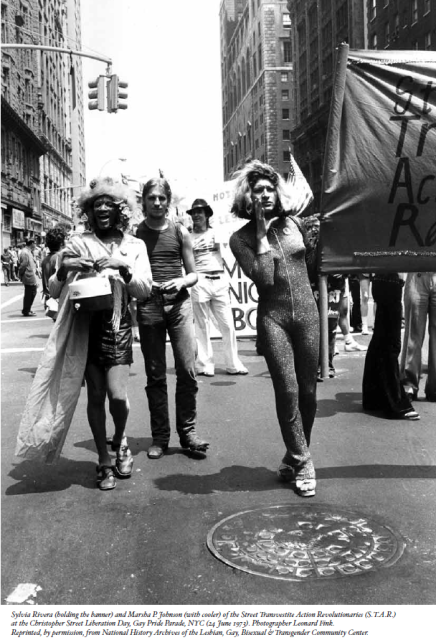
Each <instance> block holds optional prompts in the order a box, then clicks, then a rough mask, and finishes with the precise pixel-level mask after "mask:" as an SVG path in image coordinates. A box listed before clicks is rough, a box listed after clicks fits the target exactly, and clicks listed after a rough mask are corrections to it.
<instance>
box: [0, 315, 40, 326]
mask: <svg viewBox="0 0 436 640" xmlns="http://www.w3.org/2000/svg"><path fill="white" fill-rule="evenodd" d="M35 320H49V321H50V322H53V320H52V319H51V318H48V317H47V316H41V317H40V318H15V320H2V321H1V323H0V324H11V323H12V322H13V323H14V324H16V323H17V322H35Z"/></svg>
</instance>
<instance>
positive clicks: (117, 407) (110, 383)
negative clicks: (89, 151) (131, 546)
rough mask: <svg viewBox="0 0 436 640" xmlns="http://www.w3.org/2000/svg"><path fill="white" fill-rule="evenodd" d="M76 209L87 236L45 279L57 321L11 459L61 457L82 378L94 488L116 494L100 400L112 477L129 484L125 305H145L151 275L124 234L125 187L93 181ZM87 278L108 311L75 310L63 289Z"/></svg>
mask: <svg viewBox="0 0 436 640" xmlns="http://www.w3.org/2000/svg"><path fill="white" fill-rule="evenodd" d="M78 206H79V207H80V209H81V211H82V213H83V216H84V217H85V218H86V222H87V224H88V225H89V229H90V230H89V231H85V232H84V233H82V234H74V235H72V236H71V238H70V239H69V240H68V242H67V243H66V245H65V248H64V249H63V251H62V252H61V254H60V264H59V267H58V270H57V271H56V273H55V274H54V275H53V276H52V277H51V278H50V282H49V290H50V294H51V296H52V297H54V298H59V314H58V318H57V321H56V323H55V324H54V325H53V330H52V332H51V334H50V337H49V339H48V343H47V347H46V349H45V351H44V355H43V358H42V361H41V364H40V366H39V368H38V370H37V373H36V376H35V379H34V383H33V385H32V389H31V392H30V395H29V399H28V401H27V404H26V408H25V411H24V415H23V418H22V421H21V425H20V431H19V435H18V446H17V455H23V456H25V457H26V456H27V457H30V456H31V455H32V453H33V452H35V449H36V453H38V451H41V452H42V453H44V454H46V456H47V459H48V460H50V461H52V460H54V459H56V458H57V457H58V456H59V454H60V450H61V448H62V443H63V441H64V439H65V435H66V431H67V430H68V427H69V425H70V422H71V420H72V417H73V413H74V409H75V406H76V403H77V400H78V398H79V395H80V389H81V385H82V381H83V376H85V380H86V386H87V391H88V405H87V413H88V421H89V425H90V427H91V431H92V434H93V437H94V442H95V445H96V448H97V453H98V465H97V486H98V487H99V489H101V490H103V491H106V490H110V489H114V488H115V486H116V478H115V473H114V467H113V464H112V460H111V457H110V454H109V452H108V443H107V434H106V412H105V401H106V397H108V400H109V411H110V413H111V416H112V418H113V421H114V425H115V434H114V436H113V438H112V440H111V448H112V451H115V452H116V461H115V471H116V474H117V476H118V477H122V478H127V477H129V476H130V475H131V473H132V467H133V457H132V454H131V451H130V449H129V447H128V443H127V438H126V436H125V427H126V422H127V418H128V415H129V400H128V397H127V382H128V378H129V371H130V365H131V363H132V331H131V319H130V313H129V297H130V296H135V297H136V298H138V299H143V298H146V297H147V296H148V295H149V294H150V289H151V271H150V263H149V260H148V256H147V251H146V249H145V247H144V245H143V243H142V242H140V241H139V240H138V239H137V238H134V237H133V236H132V235H130V234H129V233H127V228H128V226H129V223H130V219H131V216H132V212H133V211H134V210H135V209H136V198H135V195H134V193H132V192H131V191H130V190H128V189H127V187H126V186H125V185H124V184H122V183H119V182H115V181H114V180H113V179H112V178H103V177H99V178H97V179H95V180H92V181H91V183H90V186H89V188H87V189H84V190H83V192H82V193H81V195H80V197H79V199H78ZM90 276H95V277H94V280H98V279H99V277H98V276H100V277H102V278H107V279H108V280H109V283H110V288H111V290H112V295H111V296H110V299H111V305H110V308H107V309H106V308H104V309H100V310H95V311H92V312H91V311H86V310H83V309H79V310H78V311H76V310H75V305H73V304H72V302H71V300H70V299H69V295H68V289H69V287H68V285H69V284H71V283H72V282H73V281H74V280H75V279H80V278H81V277H84V278H89V277H90Z"/></svg>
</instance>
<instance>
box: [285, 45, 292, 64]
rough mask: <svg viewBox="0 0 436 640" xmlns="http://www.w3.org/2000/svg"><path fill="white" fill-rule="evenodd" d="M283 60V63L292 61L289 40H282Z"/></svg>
mask: <svg viewBox="0 0 436 640" xmlns="http://www.w3.org/2000/svg"><path fill="white" fill-rule="evenodd" d="M283 62H284V64H289V63H290V62H292V48H291V41H290V40H284V41H283Z"/></svg>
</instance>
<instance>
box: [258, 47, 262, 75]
mask: <svg viewBox="0 0 436 640" xmlns="http://www.w3.org/2000/svg"><path fill="white" fill-rule="evenodd" d="M257 55H258V60H259V71H261V69H262V67H263V60H262V45H261V44H260V45H259V46H258V47H257Z"/></svg>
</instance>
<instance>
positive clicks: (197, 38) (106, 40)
mask: <svg viewBox="0 0 436 640" xmlns="http://www.w3.org/2000/svg"><path fill="white" fill-rule="evenodd" d="M81 6H82V50H83V51H86V52H95V53H98V54H101V55H103V56H107V57H109V58H111V59H112V73H116V74H117V75H118V76H119V77H120V79H121V80H123V81H126V82H128V84H129V86H128V89H127V90H126V91H127V92H128V98H127V104H128V108H127V109H126V110H123V111H118V112H117V113H115V114H114V113H113V114H109V113H107V112H101V111H97V110H95V111H90V110H89V109H88V91H89V89H88V82H89V81H91V80H94V79H95V78H96V77H97V76H98V75H100V74H104V73H105V72H106V65H105V63H103V62H98V61H94V60H89V59H87V58H82V64H83V83H84V90H85V91H86V93H85V97H84V102H85V105H84V106H85V109H84V111H85V147H86V168H87V171H86V173H87V180H88V182H89V180H90V179H91V178H92V177H94V176H96V175H99V174H100V175H101V174H102V173H105V174H106V173H107V174H109V175H112V174H116V173H117V172H120V171H122V172H123V173H126V174H128V175H129V176H131V177H133V178H136V179H140V178H141V177H142V176H148V177H150V176H155V175H157V174H158V171H159V169H162V170H163V172H164V174H165V176H166V177H167V178H168V179H169V180H170V181H174V180H176V181H177V180H178V181H181V182H186V181H191V182H192V181H195V182H197V183H202V182H211V181H212V182H217V183H220V182H222V180H223V174H222V120H221V73H220V40H219V6H220V0H185V1H184V2H181V0H158V1H155V0H82V2H81ZM118 158H124V159H125V160H124V161H121V160H117V159H118ZM102 170H103V171H102Z"/></svg>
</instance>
